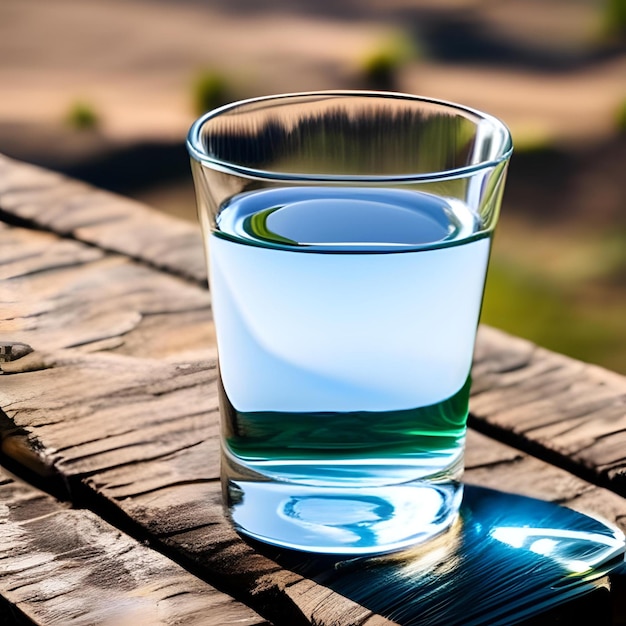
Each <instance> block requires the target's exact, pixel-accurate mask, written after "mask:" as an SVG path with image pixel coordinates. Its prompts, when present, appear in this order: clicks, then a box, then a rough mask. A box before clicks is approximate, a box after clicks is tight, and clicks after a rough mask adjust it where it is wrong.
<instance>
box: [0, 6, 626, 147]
mask: <svg viewBox="0 0 626 626" xmlns="http://www.w3.org/2000/svg"><path fill="white" fill-rule="evenodd" d="M599 4H601V3H600V2H599V0H551V2H545V1H544V0H508V1H507V2H506V3H499V2H493V1H487V0H439V1H435V0H360V1H357V0H319V1H315V0H293V1H290V2H287V1H286V0H284V1H282V2H281V1H280V0H266V1H265V2H262V1H259V2H257V1H252V0H228V1H226V0H215V1H201V0H195V1H194V0H180V1H178V2H177V1H172V0H170V1H167V0H81V1H80V2H77V1H76V0H2V2H1V3H0V85H1V87H0V91H1V96H2V97H1V98H0V120H1V121H2V122H3V124H2V126H3V127H4V129H5V133H9V130H10V126H11V125H16V124H18V123H19V124H20V130H21V132H22V133H27V132H29V131H28V129H27V126H29V125H34V126H33V130H35V129H36V125H41V124H44V125H54V124H57V123H59V122H60V121H61V120H62V119H63V117H64V116H65V115H66V113H67V111H68V109H69V108H70V107H71V106H72V104H73V103H75V102H77V101H79V100H81V101H85V102H87V103H90V105H91V106H92V107H93V108H94V109H95V110H96V111H97V112H98V114H99V115H100V116H101V119H102V126H101V132H102V133H104V135H105V136H106V137H107V138H109V139H110V140H112V141H129V140H130V141H134V140H137V139H145V138H159V139H172V138H176V137H182V136H184V134H185V133H186V130H187V128H188V126H189V124H190V122H191V121H192V119H193V117H194V115H195V112H194V111H193V110H192V107H191V96H190V84H191V82H192V80H193V77H194V75H195V73H196V72H198V71H199V70H200V69H203V68H214V69H217V70H219V71H220V72H221V73H223V74H224V75H225V76H227V77H228V79H229V81H230V82H231V83H232V85H233V88H234V91H235V92H236V93H237V95H241V96H252V95H262V94H267V93H273V92H284V91H300V90H310V89H325V88H341V87H351V86H355V84H356V83H357V81H358V74H359V68H360V64H361V63H362V61H363V59H364V58H365V57H366V56H367V55H368V54H371V53H372V51H374V50H376V49H380V48H381V46H385V45H387V43H388V42H389V41H390V40H391V39H394V38H395V39H398V38H403V39H404V40H408V41H409V43H410V45H411V46H412V49H413V55H412V58H409V59H407V62H406V63H405V65H404V66H403V68H402V70H401V72H400V78H399V81H398V82H399V84H398V88H399V89H401V90H403V91H408V92H412V93H421V94H424V95H429V96H432V97H441V98H444V99H450V100H455V101H460V102H463V103H465V104H468V105H471V106H475V107H478V108H481V109H483V110H485V111H488V112H490V113H492V114H494V115H497V116H499V117H501V118H502V119H503V120H504V121H505V122H506V123H507V124H508V125H509V126H510V127H511V128H512V130H513V133H514V135H518V136H519V137H522V136H523V135H526V136H528V135H529V134H530V135H532V136H533V137H535V136H541V137H546V136H547V137H558V138H566V139H577V140H578V139H590V138H595V137H598V136H600V135H603V134H605V135H606V134H608V133H610V131H611V128H612V125H613V116H614V112H615V110H616V107H617V106H618V104H619V103H620V102H621V101H622V100H623V98H624V97H625V96H626V84H625V83H626V80H625V78H624V77H625V76H626V54H624V51H623V50H622V53H621V54H613V53H611V50H612V48H611V45H610V43H609V44H603V45H602V46H599V45H598V43H597V32H598V26H597V24H598V22H599V17H598V6H599ZM13 141H14V139H13V138H11V142H13ZM1 150H2V136H0V151H1ZM56 150H58V151H59V152H62V151H63V150H64V146H63V145H57V146H56Z"/></svg>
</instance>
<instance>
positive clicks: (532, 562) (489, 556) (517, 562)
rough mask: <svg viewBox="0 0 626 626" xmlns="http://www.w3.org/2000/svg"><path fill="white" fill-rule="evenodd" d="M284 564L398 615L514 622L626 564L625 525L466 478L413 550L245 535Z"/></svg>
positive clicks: (418, 619)
mask: <svg viewBox="0 0 626 626" xmlns="http://www.w3.org/2000/svg"><path fill="white" fill-rule="evenodd" d="M252 543H253V545H254V547H255V549H257V550H258V551H260V552H262V553H263V554H265V555H267V556H269V557H270V558H272V559H274V560H275V561H277V562H278V563H279V564H280V565H282V566H283V567H285V568H287V569H290V570H292V571H295V572H297V573H300V574H302V575H304V576H307V577H309V578H312V579H314V580H316V581H317V582H318V583H320V584H322V585H325V586H326V587H329V588H331V589H333V590H334V591H336V592H337V593H339V594H341V595H343V596H345V597H347V598H350V599H352V600H354V601H355V602H358V603H359V604H361V605H362V606H365V607H367V608H369V609H370V610H372V611H374V612H375V613H378V614H380V615H383V616H385V617H387V618H388V619H390V620H392V621H393V622H395V623H397V624H399V625H402V626H410V625H417V624H419V625H428V626H435V625H446V626H453V625H463V626H477V625H479V624H488V625H489V626H499V625H504V624H517V623H520V622H525V621H527V620H529V619H531V618H532V617H533V616H537V615H540V614H543V613H545V612H546V611H549V610H551V609H553V608H554V607H556V606H558V605H560V604H563V603H566V602H571V601H573V600H574V599H576V598H579V597H580V596H582V595H584V594H587V593H589V592H591V591H593V590H594V589H596V588H597V586H598V584H599V583H600V581H601V579H603V578H604V577H605V576H606V575H607V574H608V573H609V572H611V571H613V572H614V573H617V574H618V575H619V576H623V575H624V574H626V571H625V570H624V552H625V543H624V535H623V534H622V533H621V531H619V530H618V529H616V528H613V527H611V526H609V525H607V524H606V523H604V522H602V521H599V520H597V519H594V518H591V517H588V516H586V515H583V514H581V513H578V512H576V511H572V510H571V509H567V508H564V507H561V506H558V505H556V504H553V503H550V502H544V501H541V500H535V499H532V498H527V497H522V496H518V495H513V494H508V493H504V492H500V491H495V490H491V489H485V488H482V487H475V486H470V485H467V486H466V487H465V495H464V499H463V505H462V508H461V515H460V517H459V519H458V520H457V522H456V523H455V524H454V526H453V527H452V528H451V529H450V530H449V531H448V532H447V533H445V534H443V535H441V536H439V537H437V538H435V539H434V540H432V541H430V542H427V543H426V544H424V545H420V546H416V547H414V548H411V549H410V550H405V551H402V552H397V553H394V554H388V555H382V556H370V557H359V558H350V559H346V558H345V557H336V556H335V557H333V556H329V555H313V554H308V553H303V552H296V551H290V550H278V549H276V548H272V547H271V546H267V545H265V544H260V543H258V542H252Z"/></svg>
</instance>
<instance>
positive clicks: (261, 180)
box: [187, 91, 512, 554]
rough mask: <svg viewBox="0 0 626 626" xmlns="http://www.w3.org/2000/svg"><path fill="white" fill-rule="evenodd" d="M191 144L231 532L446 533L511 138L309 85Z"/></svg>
mask: <svg viewBox="0 0 626 626" xmlns="http://www.w3.org/2000/svg"><path fill="white" fill-rule="evenodd" d="M187 146H188V150H189V152H190V155H191V162H192V171H193V177H194V184H195V189H196V195H197V203H198V211H199V216H200V221H201V225H202V229H203V233H204V240H205V244H206V251H207V260H208V264H209V285H210V290H211V297H212V306H213V313H214V318H215V325H216V330H217V344H218V358H219V373H220V376H219V385H220V413H221V425H222V439H221V445H222V484H223V494H224V502H225V506H226V509H227V511H228V514H229V516H230V518H231V520H232V522H233V524H234V525H235V527H236V528H237V529H238V530H239V531H240V532H241V533H244V534H246V535H248V536H250V537H253V538H256V539H259V540H261V541H265V542H268V543H270V544H274V545H278V546H283V547H288V548H294V549H300V550H307V551H313V552H320V553H335V554H368V553H381V552H389V551H393V550H399V549H402V548H405V547H408V546H411V545H413V544H416V543H419V542H422V541H424V540H426V539H428V538H430V537H432V536H434V535H436V534H439V533H441V532H443V531H444V530H446V529H448V528H449V527H450V526H451V525H452V524H453V522H454V520H455V519H456V517H457V515H458V510H459V505H460V501H461V498H462V483H461V477H462V472H463V450H464V442H465V432H466V421H467V414H468V401H469V390H470V368H471V362H472V353H473V348H474V340H475V335H476V328H477V325H478V319H479V314H480V308H481V301H482V296H483V288H484V283H485V275H486V271H487V264H488V259H489V252H490V247H491V240H492V235H493V231H494V228H495V225H496V222H497V219H498V213H499V209H500V202H501V197H502V192H503V189H504V180H505V174H506V169H507V164H508V161H509V157H510V155H511V150H512V145H511V137H510V134H509V132H508V130H507V128H506V127H505V126H504V124H502V122H500V121H498V120H497V119H495V118H493V117H491V116H489V115H486V114H484V113H481V112H479V111H476V110H473V109H470V108H468V107H465V106H461V105H457V104H452V103H447V102H440V101H436V100H432V99H428V98H422V97H417V96H411V95H406V94H393V93H382V92H358V91H344V92H313V93H301V94H286V95H278V96H270V97H264V98H257V99H252V100H246V101H243V102H236V103H234V104H230V105H227V106H224V107H221V108H219V109H217V110H215V111H211V112H209V113H207V114H206V115H204V116H203V117H201V118H200V119H199V120H197V121H196V122H195V123H194V124H193V126H192V127H191V130H190V132H189V137H188V141H187Z"/></svg>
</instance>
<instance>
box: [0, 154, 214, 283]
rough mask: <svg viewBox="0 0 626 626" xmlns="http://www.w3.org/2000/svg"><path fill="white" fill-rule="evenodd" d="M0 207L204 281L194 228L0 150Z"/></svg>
mask: <svg viewBox="0 0 626 626" xmlns="http://www.w3.org/2000/svg"><path fill="white" fill-rule="evenodd" d="M1 212H4V213H5V215H7V216H13V217H16V218H19V219H21V220H26V221H28V222H30V223H32V224H34V225H36V226H38V227H40V228H44V229H47V230H50V231H52V232H55V233H58V234H62V235H66V236H67V235H69V236H72V237H74V238H76V239H79V240H81V241H84V242H87V243H90V244H93V245H95V246H97V247H99V248H101V249H104V250H110V251H114V252H120V253H122V254H124V255H127V256H130V257H133V258H136V259H141V260H142V261H144V262H146V263H149V264H150V265H152V266H154V267H157V268H161V269H163V270H165V271H167V272H169V273H171V274H176V275H179V276H183V277H185V278H187V279H190V280H192V281H195V282H197V283H205V282H206V266H205V262H204V254H203V252H202V244H201V236H200V231H199V230H198V228H195V227H194V226H193V225H192V224H189V223H187V222H185V221H183V220H177V219H175V218H171V217H168V216H166V215H162V214H159V213H156V212H155V211H152V210H150V209H148V208H147V207H145V206H143V205H141V204H140V203H138V202H133V201H131V200H129V199H127V198H123V197H121V196H118V195H115V194H112V193H109V192H105V191H102V190H98V189H94V188H93V187H90V186H89V185H85V184H82V183H79V182H77V181H74V180H71V179H69V178H67V177H65V176H62V175H60V174H56V173H53V172H50V171H48V170H44V169H42V168H39V167H36V166H34V165H28V164H26V163H21V162H18V161H15V160H13V159H9V158H7V157H5V156H3V155H0V219H1Z"/></svg>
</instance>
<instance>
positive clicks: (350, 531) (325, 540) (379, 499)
mask: <svg viewBox="0 0 626 626" xmlns="http://www.w3.org/2000/svg"><path fill="white" fill-rule="evenodd" d="M224 491H225V493H224V496H225V501H226V503H227V508H228V512H229V515H230V518H231V519H232V522H233V524H234V526H235V528H236V529H237V530H238V531H239V532H241V533H243V534H245V535H248V536H249V537H252V538H254V539H257V540H260V541H263V542H266V543H269V544H272V545H276V546H281V547H284V548H290V549H295V550H304V551H308V552H317V553H325V554H352V555H356V554H380V553H385V552H393V551H396V550H401V549H404V548H408V547H410V546H413V545H415V544H418V543H421V542H423V541H426V540H428V539H430V538H432V537H434V536H435V535H438V534H440V533H442V532H443V531H445V530H446V529H448V528H449V527H450V526H451V525H452V523H453V522H454V520H455V519H456V517H457V514H458V511H459V507H460V504H461V499H462V496H463V487H462V485H461V483H459V482H447V483H428V482H424V481H416V482H412V483H402V484H395V485H390V486H370V487H358V488H354V487H351V488H347V487H314V486H307V485H299V484H294V483H284V482H268V481H246V480H236V481H235V480H228V479H226V480H225V482H224Z"/></svg>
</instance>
